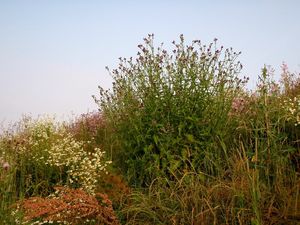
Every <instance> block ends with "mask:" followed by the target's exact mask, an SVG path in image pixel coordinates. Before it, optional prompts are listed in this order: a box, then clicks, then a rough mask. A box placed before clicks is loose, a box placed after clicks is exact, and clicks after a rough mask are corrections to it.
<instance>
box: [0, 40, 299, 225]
mask: <svg viewBox="0 0 300 225" xmlns="http://www.w3.org/2000/svg"><path fill="white" fill-rule="evenodd" d="M144 42H145V43H144V45H139V46H138V47H139V49H140V50H139V52H138V54H137V57H136V59H134V58H130V59H125V58H120V64H119V66H118V68H117V69H114V70H109V73H110V74H111V76H112V77H113V79H114V82H113V87H112V89H111V90H104V89H102V88H101V87H99V90H100V93H99V96H94V99H95V101H96V103H97V104H98V106H99V110H100V112H95V113H88V114H84V115H82V116H80V117H79V118H76V119H75V120H74V121H71V122H69V123H57V122H55V120H53V119H51V118H43V119H40V120H32V119H30V118H26V117H25V118H24V119H23V120H21V121H20V122H19V123H18V124H16V126H15V127H13V129H12V130H7V131H5V132H3V134H2V135H1V138H0V150H1V151H0V165H1V168H0V199H1V205H0V206H1V208H0V220H1V221H4V222H3V223H4V224H51V223H53V224H63V223H65V224H164V225H165V224H170V225H175V224H178V225H179V224H199V225H200V224H203V225H206V224H228V225H232V224H251V225H254V224H255V225H259V224H291V225H294V224H298V223H300V194H299V193H300V169H299V168H300V141H299V140H300V139H299V136H300V76H299V74H294V73H291V72H290V71H289V69H288V67H287V65H286V64H283V65H282V74H281V79H280V80H279V81H275V80H274V79H273V74H272V73H273V70H272V68H270V67H267V66H264V67H263V69H262V72H261V75H260V76H259V79H258V82H257V86H256V88H255V89H254V90H252V91H248V90H247V89H246V88H245V84H246V83H247V80H248V78H246V77H243V78H241V71H242V65H241V63H240V62H239V61H238V57H239V55H240V53H237V52H234V51H233V49H232V48H229V49H225V48H223V46H221V47H218V45H217V40H216V39H215V40H214V41H213V43H211V44H209V45H204V44H202V43H201V42H200V41H199V40H196V41H193V42H192V43H191V44H190V45H186V43H185V40H184V37H183V36H180V40H179V43H177V42H175V41H174V42H173V47H174V48H173V50H172V51H167V50H165V49H164V48H163V45H161V46H160V47H158V48H155V46H154V36H153V35H149V36H148V37H147V38H145V39H144Z"/></svg>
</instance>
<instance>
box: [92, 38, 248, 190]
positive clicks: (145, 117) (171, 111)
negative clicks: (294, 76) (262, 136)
mask: <svg viewBox="0 0 300 225" xmlns="http://www.w3.org/2000/svg"><path fill="white" fill-rule="evenodd" d="M173 43H174V46H175V49H174V50H173V53H172V54H168V52H167V51H166V50H164V49H162V48H161V47H159V48H158V49H155V48H154V46H153V36H151V35H149V37H148V38H147V39H145V46H143V45H139V48H140V49H141V52H139V53H138V57H137V59H136V61H135V60H134V59H132V58H130V59H129V60H126V59H121V60H120V65H119V68H118V69H116V70H113V71H112V72H111V74H112V76H113V78H114V80H115V82H114V85H113V89H112V92H106V91H104V90H102V89H101V88H100V99H98V100H97V102H98V104H99V106H100V109H101V110H102V112H103V113H104V115H105V117H106V118H107V119H108V120H109V122H110V123H111V124H112V126H113V129H114V130H115V131H116V132H115V133H114V135H115V136H114V138H115V140H116V142H118V143H119V147H120V149H121V150H120V151H118V153H117V154H118V156H117V157H116V159H117V160H118V159H119V161H118V165H119V166H121V168H122V170H124V171H126V172H127V177H128V179H129V180H130V181H131V183H136V184H138V185H141V184H146V183H149V182H151V180H152V179H153V178H156V177H158V176H162V175H163V176H165V175H167V176H168V177H171V176H172V174H174V173H176V172H177V171H178V170H179V171H183V170H186V171H190V170H191V169H192V168H193V169H194V170H196V171H199V172H200V171H205V172H207V173H209V174H211V175H213V174H218V173H219V168H220V167H222V166H223V164H224V160H223V159H224V157H227V156H226V155H227V154H228V153H227V152H226V150H225V149H224V148H223V146H224V144H225V143H224V142H226V145H227V144H229V142H231V140H230V136H229V135H230V133H231V132H233V127H232V125H231V124H229V116H228V115H229V112H230V110H231V103H232V99H233V98H234V97H235V95H237V93H238V92H239V90H240V88H241V86H242V84H243V82H244V81H242V80H240V79H239V78H238V74H239V72H240V69H241V67H242V66H241V64H240V63H239V62H236V58H237V57H238V55H239V54H238V53H235V52H233V51H232V49H226V50H223V47H221V48H218V47H217V46H216V40H215V42H214V43H211V44H210V45H208V46H205V45H202V44H201V43H200V41H194V42H193V44H192V45H190V46H185V43H184V39H183V36H181V39H180V43H179V44H176V43H175V42H173Z"/></svg>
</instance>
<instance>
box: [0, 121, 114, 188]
mask: <svg viewBox="0 0 300 225" xmlns="http://www.w3.org/2000/svg"><path fill="white" fill-rule="evenodd" d="M23 132H24V134H26V135H25V137H26V138H23V139H26V140H25V142H26V144H22V145H19V146H17V148H18V153H19V154H22V155H24V156H26V157H29V158H30V160H33V161H35V162H37V163H40V164H44V165H50V166H55V167H59V168H60V169H61V171H62V172H66V173H67V174H68V180H67V182H68V184H70V185H72V184H74V183H76V184H77V185H79V186H80V187H82V188H83V189H84V190H85V191H87V192H88V193H90V194H93V193H94V191H95V188H96V184H97V181H98V178H99V175H100V174H101V173H100V172H101V171H104V172H105V168H106V166H107V165H108V164H109V163H111V162H110V161H104V160H103V157H104V154H105V152H103V151H101V150H100V149H99V148H95V149H94V151H93V152H87V151H85V150H84V145H85V144H87V143H86V142H82V141H77V140H76V139H75V138H74V137H73V136H72V135H71V134H70V133H69V132H68V131H67V130H66V129H65V128H64V126H59V125H58V124H55V120H54V119H53V118H50V117H48V118H44V119H42V118H40V119H39V120H36V121H30V120H28V121H27V122H26V124H25V125H24V131H23ZM4 166H5V167H8V166H7V165H6V164H5V165H4Z"/></svg>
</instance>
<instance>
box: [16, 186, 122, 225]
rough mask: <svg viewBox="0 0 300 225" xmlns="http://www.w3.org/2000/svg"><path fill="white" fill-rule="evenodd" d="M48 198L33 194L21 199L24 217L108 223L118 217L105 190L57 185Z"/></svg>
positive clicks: (31, 219) (114, 221) (111, 222)
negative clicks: (91, 190) (102, 192)
mask: <svg viewBox="0 0 300 225" xmlns="http://www.w3.org/2000/svg"><path fill="white" fill-rule="evenodd" d="M55 190H56V192H55V194H52V195H50V196H48V197H47V198H41V197H31V198H29V199H25V200H24V201H23V202H22V203H21V208H22V209H23V210H24V214H25V217H24V220H25V221H28V222H29V221H36V220H38V221H40V222H41V223H43V222H46V221H49V222H50V221H53V222H58V223H59V222H63V223H66V224H72V225H73V224H74V225H75V224H86V223H90V222H93V221H94V222H93V223H92V224H108V225H117V224H119V221H118V219H117V217H116V215H115V212H114V210H113V207H112V202H111V201H110V200H109V199H108V196H107V195H106V194H101V193H99V194H96V195H95V196H92V195H89V194H87V193H86V192H84V191H83V190H81V189H71V188H68V187H55Z"/></svg>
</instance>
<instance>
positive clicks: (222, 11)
mask: <svg viewBox="0 0 300 225" xmlns="http://www.w3.org/2000/svg"><path fill="white" fill-rule="evenodd" d="M299 10H300V1H297V0H295V1H292V0H282V1H279V0H278V1H276V0H273V1H264V0H260V1H259V0H257V1H254V0H252V1H250V0H249V1H241V0H236V1H233V0H226V1H225V0H224V1H221V0H219V1H218V0H215V1H200V0H199V1H189V0H185V1H184V0H181V1H175V0H169V1H168V0H152V1H142V0H140V1H133V0H132V1H130V0H128V1H121V0H120V1H114V0H110V1H100V0H99V1H88V0H85V1H83V0H82V1H77V0H69V1H67V0H43V1H42V0H39V1H38V0H35V1H33V0H31V1H30V0H20V1H14V0H6V1H5V0H0V122H1V121H3V120H5V121H10V120H17V119H18V118H20V116H21V114H22V113H32V115H34V116H36V115H38V114H44V113H50V114H52V113H56V114H57V115H58V116H61V115H63V114H64V115H69V114H70V112H74V113H75V114H79V113H84V112H87V111H88V110H90V111H91V110H94V109H96V108H97V106H96V105H95V103H94V102H93V99H92V98H91V95H93V94H97V93H98V89H97V86H98V85H101V86H103V87H106V88H108V87H110V85H111V78H110V76H109V74H108V73H107V72H106V70H105V66H109V67H110V68H114V67H115V66H116V65H117V63H118V57H120V56H125V57H128V56H135V55H136V52H137V45H138V44H140V43H142V39H143V37H145V36H146V35H147V34H148V33H154V34H155V39H156V41H157V43H159V42H164V43H166V44H167V45H168V44H169V43H171V41H172V40H174V39H175V40H178V37H179V35H180V34H181V33H182V34H184V35H185V37H186V40H187V41H191V40H193V39H200V40H202V42H204V43H209V42H210V41H212V40H213V38H215V37H216V38H218V39H219V44H220V45H224V46H225V47H233V48H234V49H235V50H236V51H242V56H241V57H240V60H241V61H242V63H243V65H244V70H243V73H244V74H245V75H248V76H250V78H251V82H252V84H254V83H255V80H256V78H257V75H258V74H259V73H260V68H261V67H262V66H263V65H264V64H270V65H273V66H274V68H275V69H276V72H277V74H278V73H279V72H280V71H279V68H280V64H281V63H282V61H285V62H287V63H288V65H289V67H290V68H291V70H292V71H298V72H300V42H299V40H300V13H299Z"/></svg>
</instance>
